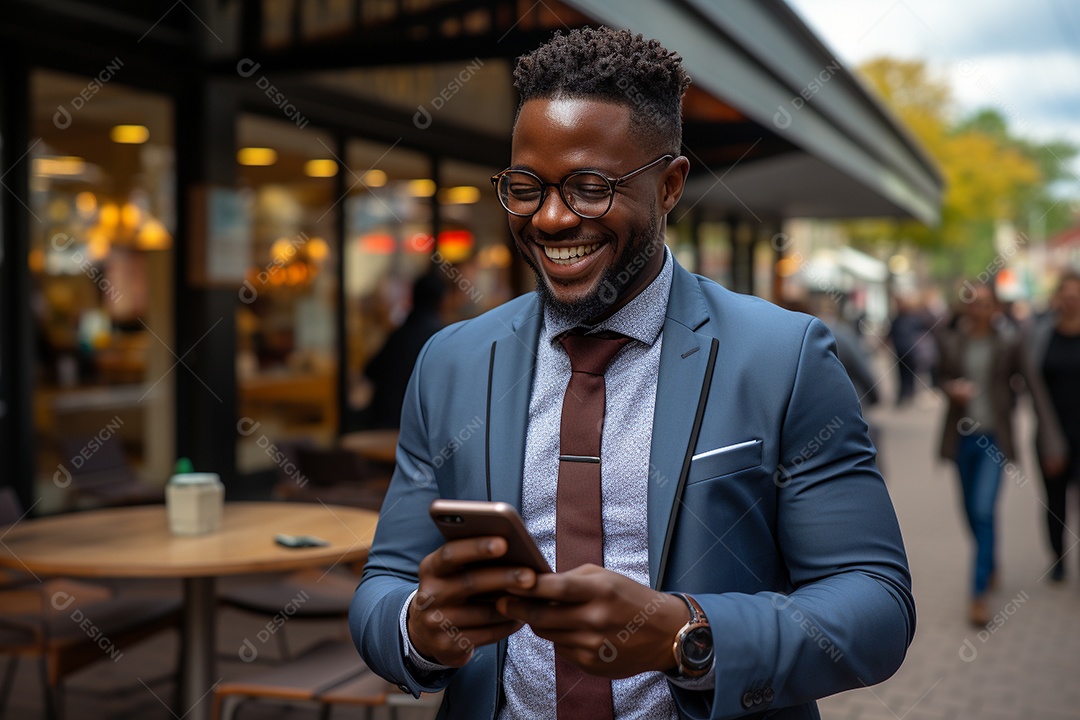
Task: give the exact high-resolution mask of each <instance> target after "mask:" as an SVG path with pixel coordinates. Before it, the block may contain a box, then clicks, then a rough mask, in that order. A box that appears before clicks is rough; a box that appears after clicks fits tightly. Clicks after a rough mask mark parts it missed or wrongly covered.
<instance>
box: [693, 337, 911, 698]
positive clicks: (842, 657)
mask: <svg viewBox="0 0 1080 720" xmlns="http://www.w3.org/2000/svg"><path fill="white" fill-rule="evenodd" d="M779 381H780V380H779V379H778V382H779ZM790 387H791V392H790V397H789V398H788V403H787V407H786V410H785V412H784V415H783V417H782V418H781V419H779V424H778V432H779V433H780V436H781V437H780V443H779V447H780V452H779V457H778V458H777V459H775V460H773V461H771V462H776V463H777V467H771V468H769V470H771V471H774V474H773V477H774V478H775V482H774V486H775V492H776V493H777V498H776V500H777V504H776V507H777V517H776V518H775V533H776V538H775V540H776V543H777V547H778V550H779V552H780V553H781V555H782V557H783V560H784V563H785V564H786V566H787V569H788V574H789V577H790V581H791V591H790V592H789V593H786V594H785V593H781V592H759V593H756V594H743V593H719V594H701V595H695V597H696V598H697V599H698V601H699V602H700V603H701V606H702V608H703V609H704V610H705V614H706V616H707V617H708V619H709V622H710V625H711V626H712V632H713V641H714V647H715V653H716V655H715V657H716V685H715V687H714V688H713V689H712V691H711V692H707V693H701V692H691V691H686V690H681V689H679V688H677V687H672V693H673V695H674V697H675V700H676V703H677V704H678V705H679V709H680V711H681V712H682V713H683V714H684V715H685V716H686V717H690V718H735V717H740V716H743V715H748V714H753V713H760V712H763V711H766V710H769V709H775V708H780V707H787V706H792V705H798V704H802V703H806V702H809V701H811V700H815V699H817V698H821V697H825V696H827V695H832V694H833V693H837V692H841V691H843V690H848V689H851V688H855V687H861V686H866V685H873V684H875V683H878V682H881V681H882V680H885V679H886V678H888V677H889V676H891V675H892V674H893V673H894V672H895V671H896V670H897V669H898V668H899V667H900V664H901V662H902V661H903V659H904V655H905V654H906V652H907V647H908V645H909V644H910V643H911V639H912V637H913V635H914V632H915V603H914V599H913V597H912V594H911V578H910V574H909V572H908V567H907V558H906V555H905V552H904V546H903V541H902V539H901V535H900V528H899V524H898V522H897V519H896V515H895V512H894V510H893V507H892V504H891V502H890V500H889V496H888V493H887V491H886V489H885V484H884V481H883V480H882V478H881V475H880V473H879V472H878V469H877V467H876V465H875V461H874V451H873V446H872V445H871V443H870V441H869V439H868V437H867V434H866V425H865V423H864V422H863V420H862V417H861V414H860V411H859V405H858V402H857V399H856V397H855V395H854V392H853V391H852V388H851V384H850V383H849V382H848V380H847V378H846V377H845V373H844V370H843V368H842V366H841V365H840V363H839V362H838V361H837V359H836V356H835V354H834V351H833V343H832V338H831V335H830V333H829V332H828V330H827V329H826V328H825V327H824V325H823V324H821V323H820V322H819V321H817V320H813V321H811V322H810V324H809V325H808V327H807V330H806V332H805V334H804V337H803V342H802V346H801V351H800V355H799V360H798V367H797V371H796V375H795V378H794V382H793V383H792V384H791V386H790ZM829 433H831V434H829ZM815 439H816V440H815ZM814 447H816V448H817V449H816V450H815V451H813V452H811V453H807V448H814Z"/></svg>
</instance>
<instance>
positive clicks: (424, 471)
mask: <svg viewBox="0 0 1080 720" xmlns="http://www.w3.org/2000/svg"><path fill="white" fill-rule="evenodd" d="M433 342H434V340H432V341H429V342H428V343H427V344H426V345H425V346H424V349H423V350H422V351H421V352H420V356H419V358H418V359H417V361H416V367H415V370H414V371H413V375H412V377H411V379H410V380H409V386H408V389H407V390H406V393H405V404H404V407H403V409H402V415H401V433H400V436H399V439H398V448H397V458H396V461H397V467H396V468H395V469H394V476H393V479H392V480H391V482H390V488H389V490H388V491H387V494H386V498H385V499H384V500H383V505H382V510H381V512H380V514H379V523H378V526H377V528H376V530H375V539H374V541H373V542H372V545H371V551H370V552H369V554H368V559H367V563H366V564H365V565H364V573H363V576H362V577H361V580H360V586H359V587H358V588H357V589H356V594H355V595H354V596H353V600H352V605H351V606H350V608H349V630H350V632H351V634H352V638H353V642H354V643H355V644H356V648H357V650H359V652H360V656H361V657H363V659H364V662H366V663H367V664H368V666H369V667H370V668H371V669H372V670H374V671H375V673H377V674H378V675H380V676H382V677H384V678H386V679H387V680H389V681H390V682H393V683H395V684H397V685H398V687H400V688H401V689H402V690H404V691H406V692H410V693H412V694H413V695H414V696H417V697H419V694H420V693H421V692H437V691H438V690H441V689H442V688H443V687H445V686H446V685H447V684H449V682H450V679H451V678H452V677H453V675H454V672H455V671H447V672H445V673H441V674H439V675H438V676H437V677H434V678H418V677H414V675H413V674H412V673H411V672H410V671H409V667H408V665H407V664H406V661H405V650H404V645H403V643H402V638H401V633H400V631H399V629H398V620H399V616H400V613H401V608H402V606H403V605H404V603H405V601H406V599H408V597H409V594H410V593H412V591H413V590H415V589H416V588H417V585H418V577H417V569H418V568H419V566H420V561H421V560H423V559H424V557H425V556H426V555H428V553H430V552H432V551H433V550H435V549H436V548H438V547H439V546H440V545H442V542H443V540H442V536H441V535H440V534H439V532H438V530H437V529H436V528H435V524H434V523H432V522H430V521H429V519H428V506H429V505H430V504H431V501H432V500H434V499H435V498H436V497H438V487H437V485H436V483H435V471H434V469H433V468H434V465H433V458H432V454H431V452H430V442H429V440H428V433H427V427H426V426H427V423H426V421H425V420H426V419H425V409H424V407H423V405H422V403H421V400H420V386H421V385H422V384H423V382H424V380H423V378H422V376H423V369H422V368H423V365H424V359H425V357H426V356H427V353H428V350H429V349H430V347H431V345H432V344H433Z"/></svg>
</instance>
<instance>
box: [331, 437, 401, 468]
mask: <svg viewBox="0 0 1080 720" xmlns="http://www.w3.org/2000/svg"><path fill="white" fill-rule="evenodd" d="M397 442H398V431H397V430H358V431H356V432H351V433H346V434H345V435H342V436H341V441H340V445H341V447H343V448H345V449H346V450H352V451H353V452H354V453H356V454H357V455H360V456H361V457H365V458H367V459H368V460H376V461H378V462H383V463H393V462H394V460H395V459H396V457H397Z"/></svg>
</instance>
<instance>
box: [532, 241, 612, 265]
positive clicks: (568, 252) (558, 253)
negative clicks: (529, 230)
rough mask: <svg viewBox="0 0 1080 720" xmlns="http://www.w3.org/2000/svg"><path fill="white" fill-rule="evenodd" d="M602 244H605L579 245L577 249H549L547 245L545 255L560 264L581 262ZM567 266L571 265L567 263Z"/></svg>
mask: <svg viewBox="0 0 1080 720" xmlns="http://www.w3.org/2000/svg"><path fill="white" fill-rule="evenodd" d="M602 244H603V243H595V244H593V245H578V246H577V247H558V248H554V247H547V246H546V245H545V246H544V254H546V255H547V256H548V258H550V259H551V260H555V261H556V262H558V261H560V260H570V261H573V260H579V259H581V258H583V257H585V256H586V255H588V254H590V253H592V252H593V251H594V250H596V249H597V248H598V247H600V245H602ZM565 264H567V265H569V264H570V263H565Z"/></svg>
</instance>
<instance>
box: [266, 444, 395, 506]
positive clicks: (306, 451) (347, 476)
mask: <svg viewBox="0 0 1080 720" xmlns="http://www.w3.org/2000/svg"><path fill="white" fill-rule="evenodd" d="M290 450H291V452H294V453H295V458H296V461H295V463H296V468H297V470H298V472H297V473H295V474H294V476H292V477H289V478H282V479H279V481H278V485H277V487H276V488H275V492H274V495H275V497H281V498H283V499H289V500H295V501H300V502H319V501H321V502H324V503H327V504H331V505H349V506H352V507H360V508H364V509H367V510H374V511H376V512H377V511H378V510H379V508H381V507H382V501H383V498H384V497H385V496H386V490H387V488H388V487H389V486H390V477H389V475H388V474H386V473H384V472H376V471H374V470H373V469H372V468H371V467H370V466H369V464H368V463H367V462H366V461H365V460H364V459H363V458H361V457H360V456H359V455H357V454H356V453H355V452H353V451H351V450H345V449H342V448H317V447H311V446H308V445H298V446H294V447H292V448H290Z"/></svg>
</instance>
